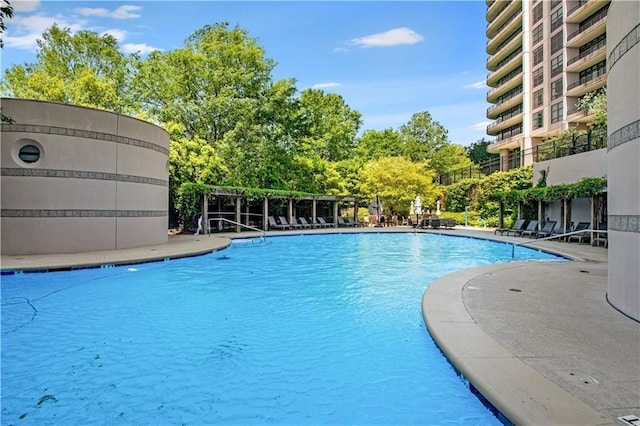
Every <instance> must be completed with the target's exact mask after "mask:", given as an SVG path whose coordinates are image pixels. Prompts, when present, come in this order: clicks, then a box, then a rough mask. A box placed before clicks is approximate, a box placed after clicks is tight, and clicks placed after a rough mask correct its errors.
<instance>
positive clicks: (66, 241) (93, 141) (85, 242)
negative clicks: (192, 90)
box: [0, 98, 169, 255]
mask: <svg viewBox="0 0 640 426" xmlns="http://www.w3.org/2000/svg"><path fill="white" fill-rule="evenodd" d="M2 112H3V114H4V115H5V116H7V117H9V118H10V119H11V120H12V122H11V123H2V139H1V144H0V145H1V154H2V157H1V158H2V181H1V189H2V194H1V196H2V199H1V200H2V204H1V207H2V209H1V211H2V238H1V239H2V254H3V255H16V254H44V253H75V252H84V251H93V250H108V249H118V248H129V247H140V246H146V245H154V244H161V243H165V242H167V239H168V233H167V220H168V213H167V212H168V196H169V195H168V188H169V180H168V173H169V167H168V161H169V158H168V155H169V135H168V134H167V132H165V131H164V130H163V129H161V128H160V127H158V126H155V125H153V124H150V123H147V122H144V121H141V120H137V119H135V118H131V117H128V116H124V115H120V114H115V113H111V112H107V111H101V110H96V109H91V108H84V107H77V106H72V105H64V104H58V103H52V102H42V101H33V100H25V99H7V98H3V99H2Z"/></svg>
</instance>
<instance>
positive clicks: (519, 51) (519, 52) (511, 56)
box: [487, 46, 522, 80]
mask: <svg viewBox="0 0 640 426" xmlns="http://www.w3.org/2000/svg"><path fill="white" fill-rule="evenodd" d="M519 56H522V46H521V47H518V48H517V49H516V50H514V51H513V52H512V53H510V54H509V56H507V57H506V58H504V59H503V60H501V61H500V62H498V63H497V64H496V66H495V69H496V70H495V71H493V72H490V73H489V74H487V80H488V79H489V78H491V76H492V75H495V74H497V73H498V72H499V71H500V69H501V68H502V67H503V66H505V65H507V64H508V63H509V62H511V61H512V60H513V59H515V58H517V57H519ZM487 62H489V60H487Z"/></svg>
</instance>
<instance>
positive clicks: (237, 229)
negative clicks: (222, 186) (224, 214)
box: [236, 197, 242, 232]
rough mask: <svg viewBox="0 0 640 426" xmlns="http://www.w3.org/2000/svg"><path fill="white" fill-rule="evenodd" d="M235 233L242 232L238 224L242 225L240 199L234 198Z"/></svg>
mask: <svg viewBox="0 0 640 426" xmlns="http://www.w3.org/2000/svg"><path fill="white" fill-rule="evenodd" d="M236 223H238V225H236V232H240V231H242V226H240V225H239V224H240V223H242V198H241V197H236Z"/></svg>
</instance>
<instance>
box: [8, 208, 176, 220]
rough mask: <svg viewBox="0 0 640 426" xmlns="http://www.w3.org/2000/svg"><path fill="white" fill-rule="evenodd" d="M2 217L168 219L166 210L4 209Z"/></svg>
mask: <svg viewBox="0 0 640 426" xmlns="http://www.w3.org/2000/svg"><path fill="white" fill-rule="evenodd" d="M0 213H1V216H2V217H23V218H24V217H37V218H42V217H74V218H77V217H167V216H168V213H167V211H166V210H50V209H2V210H0Z"/></svg>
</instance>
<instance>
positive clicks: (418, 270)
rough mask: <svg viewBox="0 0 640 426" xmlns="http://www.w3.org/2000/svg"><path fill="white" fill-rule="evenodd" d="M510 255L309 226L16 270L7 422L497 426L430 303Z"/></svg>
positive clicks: (532, 255) (458, 243)
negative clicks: (452, 281) (65, 268)
mask: <svg viewBox="0 0 640 426" xmlns="http://www.w3.org/2000/svg"><path fill="white" fill-rule="evenodd" d="M516 252H517V257H518V259H519V260H522V259H552V258H553V257H552V256H550V255H548V254H545V253H540V252H537V251H533V250H528V249H525V248H518V249H517V250H516ZM510 258H511V247H510V246H508V245H506V244H499V243H492V242H488V241H482V240H476V239H468V238H455V237H445V236H439V235H425V234H395V233H394V234H344V235H313V236H293V237H276V238H269V239H267V243H264V242H260V241H259V240H247V241H237V242H234V243H233V244H232V246H231V247H230V248H228V249H226V250H223V251H220V252H217V253H212V254H209V255H205V256H200V257H194V258H188V259H180V260H174V261H168V262H157V263H147V264H140V265H134V266H123V267H112V268H102V269H87V270H79V271H71V272H54V273H39V274H17V275H12V276H4V277H3V278H2V396H1V402H2V418H1V420H2V424H3V425H10V424H20V425H26V424H39V425H40V424H89V423H92V424H123V425H124V424H211V423H219V424H274V423H275V424H465V425H467V424H474V425H480V424H498V423H499V422H498V420H497V418H496V417H494V415H493V414H492V413H491V412H490V411H489V410H488V409H487V408H486V407H485V406H483V405H482V404H481V402H480V401H479V400H478V399H477V398H476V397H475V396H473V394H472V393H471V392H470V391H469V389H468V386H466V385H465V382H464V380H463V379H461V378H460V377H459V376H457V375H456V373H455V372H454V370H453V368H452V367H451V366H450V365H449V363H448V362H447V361H446V359H445V358H444V356H443V355H442V354H441V353H440V351H439V350H438V348H437V346H436V345H435V344H434V342H433V341H432V340H431V338H430V336H429V334H428V332H427V330H426V328H425V325H424V321H423V318H422V314H421V297H422V294H423V292H424V290H425V289H426V287H427V286H428V285H429V283H431V282H432V281H434V280H435V279H436V278H438V277H440V276H442V275H444V274H447V273H449V272H452V271H456V270H459V269H461V268H467V267H472V266H477V265H483V264H489V263H494V262H500V261H507V260H509V259H510Z"/></svg>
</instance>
